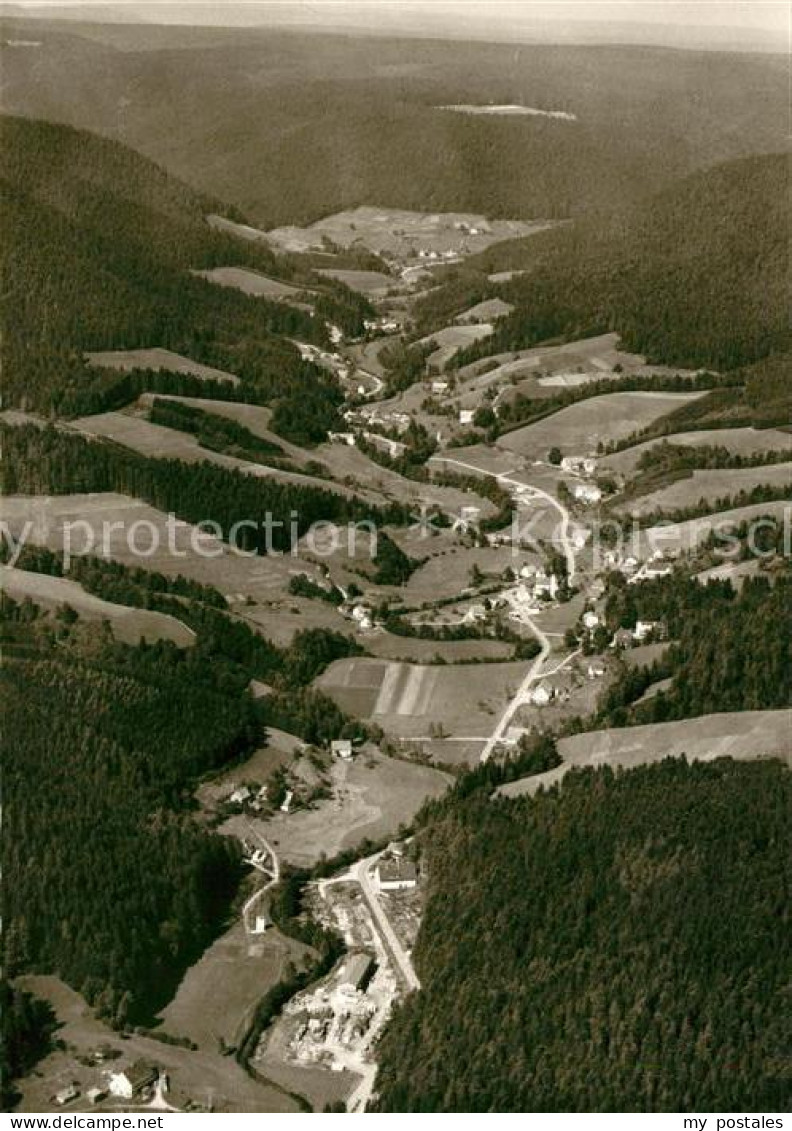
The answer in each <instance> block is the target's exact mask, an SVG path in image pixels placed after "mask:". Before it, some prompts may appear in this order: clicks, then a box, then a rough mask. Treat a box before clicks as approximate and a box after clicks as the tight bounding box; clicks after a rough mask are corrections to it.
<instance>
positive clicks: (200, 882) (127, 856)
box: [2, 548, 362, 1025]
mask: <svg viewBox="0 0 792 1131" xmlns="http://www.w3.org/2000/svg"><path fill="white" fill-rule="evenodd" d="M19 564H20V566H24V567H25V568H30V569H36V570H37V571H39V572H45V573H52V574H55V575H57V574H59V573H60V563H59V561H58V559H57V557H56V556H55V555H53V554H51V553H50V552H49V551H46V550H38V549H33V548H28V549H26V550H25V555H24V560H23V561H21V562H20V563H19ZM75 566H76V579H78V580H79V581H80V582H81V583H82V584H83V585H84V586H85V587H86V589H88V590H89V591H90V592H94V593H97V594H98V595H102V596H104V597H106V598H107V599H110V600H117V601H125V602H126V603H129V604H132V605H142V606H144V607H148V608H157V609H161V610H162V611H166V612H169V613H172V614H173V615H175V616H179V617H181V618H182V619H183V620H185V621H186V622H187V623H189V624H191V625H192V626H193V628H194V629H195V631H196V633H197V640H196V645H195V647H194V649H190V650H188V651H180V650H179V649H177V648H175V647H173V646H172V645H169V644H159V645H153V646H147V645H145V644H143V645H140V646H139V647H136V648H132V647H129V646H125V645H120V644H117V643H114V642H113V639H112V636H111V634H110V630H109V627H107V626H102V628H101V629H100V631H99V632H97V630H96V628H95V626H88V625H86V624H83V623H82V622H81V621H80V620H79V618H77V617H76V616H75V614H74V613H73V612H72V610H70V609H68V607H63V608H62V609H61V610H60V611H59V612H58V613H56V614H55V615H54V616H47V615H44V614H42V612H41V610H39V609H38V607H37V606H36V605H35V604H33V603H32V602H30V601H25V602H22V603H17V602H14V601H12V600H10V599H8V598H6V599H4V601H3V606H2V614H3V620H2V624H3V637H4V640H3V645H4V647H3V651H4V656H5V664H4V669H3V675H2V694H3V712H4V719H5V722H6V735H7V744H6V751H5V798H6V803H7V805H8V811H9V817H8V818H7V821H6V827H5V830H4V832H5V835H4V839H3V849H4V862H3V864H4V869H5V873H4V874H5V875H6V877H12V878H13V882H9V884H8V889H9V892H10V890H11V888H13V894H9V897H8V898H7V900H6V908H5V917H6V919H5V921H6V936H5V962H6V968H7V972H8V973H9V974H10V975H11V976H13V975H14V974H17V973H20V972H24V971H26V970H37V971H53V972H56V973H58V974H59V975H60V976H62V977H63V978H64V979H65V980H66V981H67V982H69V983H70V984H71V985H72V986H74V987H75V989H77V990H79V991H80V992H81V993H83V995H84V996H85V997H86V999H87V1000H88V1001H89V1002H90V1003H91V1004H92V1005H94V1006H95V1007H96V1009H97V1011H98V1012H99V1014H100V1015H101V1016H103V1017H105V1018H106V1019H107V1020H109V1021H110V1022H111V1023H112V1024H116V1025H123V1024H125V1023H126V1022H127V1021H134V1020H140V1019H144V1020H145V1019H146V1018H148V1017H150V1016H151V1015H152V1014H153V1013H154V1012H155V1011H156V1007H158V1005H160V1004H162V1002H164V1001H166V1000H167V998H168V996H169V994H170V993H172V992H173V990H174V988H175V985H176V982H177V980H178V977H179V975H180V974H181V973H182V972H183V970H184V968H185V966H187V965H188V964H189V963H190V962H192V961H194V960H195V958H196V957H197V955H198V954H199V953H200V952H201V950H202V949H203V948H204V947H205V946H206V945H207V943H208V942H209V941H210V940H211V938H212V937H213V935H214V934H215V933H216V932H217V931H218V929H219V927H220V926H221V924H222V922H223V917H224V915H225V914H226V913H227V911H228V907H229V901H230V899H231V896H232V895H233V893H234V890H235V887H236V883H237V881H238V879H239V877H240V874H241V873H240V856H239V850H238V847H237V846H236V844H235V842H232V841H231V840H229V839H227V838H218V837H215V836H212V835H210V834H208V833H207V832H205V831H204V830H203V829H202V828H201V827H200V826H199V825H198V824H197V823H196V822H195V821H194V819H193V818H192V817H191V815H190V809H191V807H192V802H191V791H192V787H193V786H194V784H195V782H196V780H197V778H198V777H199V776H201V775H202V774H206V773H209V772H211V771H213V770H217V769H219V768H220V767H222V766H224V765H226V764H228V763H229V762H231V761H233V760H235V759H238V758H242V757H244V755H245V754H246V753H248V752H249V751H250V750H252V749H253V747H254V746H255V745H256V744H261V743H262V742H263V741H264V740H265V731H264V726H265V724H266V723H270V724H272V725H277V726H280V727H284V728H287V729H289V730H291V731H292V732H294V733H297V734H299V735H301V736H302V737H304V738H305V739H306V740H307V741H309V742H320V743H321V742H328V741H329V740H330V739H331V738H337V737H339V735H341V734H344V735H350V736H351V735H357V734H360V733H362V730H361V728H360V727H359V726H358V725H357V724H354V723H353V722H352V720H350V719H348V718H347V717H346V716H345V715H344V714H343V713H342V712H341V711H339V709H338V708H337V707H336V706H335V704H334V703H332V701H330V700H328V699H327V698H326V697H325V696H323V695H321V694H320V693H317V692H312V691H310V690H309V689H308V684H309V683H310V682H311V680H312V679H313V678H314V677H315V676H316V675H318V674H319V673H320V672H321V671H322V670H323V669H324V667H326V666H327V664H329V663H331V662H332V661H333V660H335V659H338V658H339V657H341V656H346V655H350V654H354V653H355V652H356V651H359V649H358V648H357V646H356V645H355V644H354V642H353V641H351V640H349V639H347V638H346V637H344V636H340V635H339V634H337V633H332V632H327V631H326V630H322V629H307V630H306V631H304V632H302V633H298V635H297V636H296V637H295V639H294V641H293V643H292V645H291V646H290V647H289V648H288V649H280V648H277V647H275V646H274V645H272V644H271V643H270V642H269V641H267V640H266V639H264V638H263V637H260V636H259V635H257V634H256V633H254V632H252V631H251V629H250V628H249V627H248V626H247V625H245V624H243V623H241V622H238V621H234V620H232V619H231V618H229V617H228V616H226V615H225V614H224V613H222V612H220V611H219V609H217V608H216V607H214V606H215V605H216V604H217V602H216V600H215V594H214V591H213V590H211V589H207V588H206V587H203V586H195V585H194V584H193V583H191V582H187V581H186V580H184V579H180V578H176V579H171V580H170V581H167V580H166V579H164V578H161V577H159V576H158V575H156V574H155V575H149V574H147V573H146V572H145V571H142V570H127V569H126V568H125V567H123V566H119V565H117V564H115V563H108V562H104V561H101V560H99V559H88V558H84V559H80V560H79V561H78V562H76V563H75ZM251 676H258V677H260V678H267V679H270V680H272V681H273V684H274V685H275V691H274V693H273V694H272V695H270V696H268V697H267V698H266V699H265V700H263V701H261V702H254V701H253V700H252V699H251V698H250V697H249V694H248V692H247V687H248V683H249V681H250V678H251ZM31 783H39V784H40V785H41V788H36V789H31ZM31 845H34V846H35V848H34V850H33V851H32V852H31V851H30V846H31Z"/></svg>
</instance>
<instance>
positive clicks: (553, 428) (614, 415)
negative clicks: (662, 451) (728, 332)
mask: <svg viewBox="0 0 792 1131" xmlns="http://www.w3.org/2000/svg"><path fill="white" fill-rule="evenodd" d="M702 395H703V394H702V393H609V394H604V395H602V396H598V397H590V398H589V399H588V400H585V401H579V402H578V403H577V404H573V405H569V407H568V408H562V409H561V410H560V411H559V412H554V413H553V414H552V416H548V417H546V418H545V419H544V420H539V421H537V422H536V423H535V424H526V425H525V426H524V427H523V428H517V429H516V430H515V431H514V432H509V433H507V434H506V435H505V436H501V437H500V438H499V440H498V447H500V448H504V449H505V450H507V451H511V452H514V453H515V454H516V455H521V456H531V457H533V458H534V459H536V458H540V457H541V458H544V457H546V455H547V452H548V451H549V450H550V448H553V447H558V448H560V449H561V451H562V452H563V453H564V455H586V454H589V453H591V454H594V453H595V452H596V450H597V445H598V444H600V443H602V444H608V443H611V442H612V441H613V440H622V439H624V438H625V437H626V436H630V435H632V433H633V432H636V431H637V430H638V429H639V428H645V427H646V426H647V425H649V424H651V423H652V422H653V421H654V420H657V419H658V417H660V416H665V414H666V413H668V412H671V411H672V410H673V409H675V408H679V406H680V405H682V404H686V403H687V402H688V401H691V400H697V399H698V398H699V397H700V396H702Z"/></svg>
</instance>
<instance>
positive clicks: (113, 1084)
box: [108, 1060, 159, 1100]
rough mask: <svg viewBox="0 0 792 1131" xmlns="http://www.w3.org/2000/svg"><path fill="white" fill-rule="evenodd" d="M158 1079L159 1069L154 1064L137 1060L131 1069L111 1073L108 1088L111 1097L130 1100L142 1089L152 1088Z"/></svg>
mask: <svg viewBox="0 0 792 1131" xmlns="http://www.w3.org/2000/svg"><path fill="white" fill-rule="evenodd" d="M158 1078H159V1069H158V1068H157V1066H156V1065H155V1064H149V1063H147V1062H146V1061H144V1060H137V1061H135V1063H134V1064H133V1065H132V1067H131V1068H125V1069H123V1070H122V1071H121V1072H111V1073H110V1080H109V1085H108V1086H109V1089H110V1094H111V1095H113V1096H120V1097H121V1098H122V1099H125V1100H131V1099H132V1098H133V1096H137V1095H138V1094H139V1093H140V1092H142V1091H143V1090H144V1089H146V1088H151V1087H153V1085H154V1084H156V1082H157V1080H158Z"/></svg>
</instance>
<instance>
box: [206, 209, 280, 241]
mask: <svg viewBox="0 0 792 1131" xmlns="http://www.w3.org/2000/svg"><path fill="white" fill-rule="evenodd" d="M206 222H207V224H208V225H209V227H210V228H214V229H215V231H218V232H225V233H226V234H227V235H229V236H237V237H238V238H239V239H241V240H250V242H251V243H267V244H268V243H269V240H268V238H267V233H266V232H262V230H261V228H251V226H250V225H249V224H238V223H237V222H236V221H235V220H227V219H226V217H225V216H216V215H214V213H212V214H211V215H209V216H207V217H206Z"/></svg>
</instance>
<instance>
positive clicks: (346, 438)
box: [327, 385, 366, 448]
mask: <svg viewBox="0 0 792 1131" xmlns="http://www.w3.org/2000/svg"><path fill="white" fill-rule="evenodd" d="M361 390H362V391H363V392H364V393H365V391H366V390H365V387H364V386H363V385H359V386H358V392H360V391H361ZM327 438H328V440H330V441H331V442H332V443H334V444H346V445H347V447H349V448H354V446H355V433H354V432H328V433H327Z"/></svg>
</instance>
